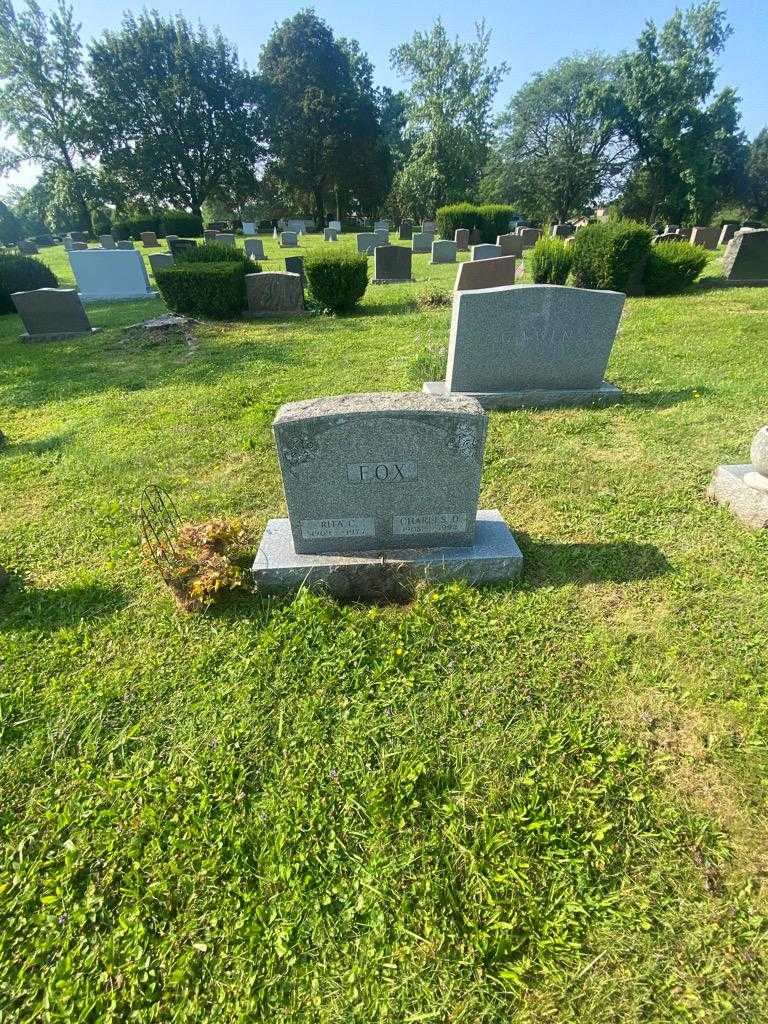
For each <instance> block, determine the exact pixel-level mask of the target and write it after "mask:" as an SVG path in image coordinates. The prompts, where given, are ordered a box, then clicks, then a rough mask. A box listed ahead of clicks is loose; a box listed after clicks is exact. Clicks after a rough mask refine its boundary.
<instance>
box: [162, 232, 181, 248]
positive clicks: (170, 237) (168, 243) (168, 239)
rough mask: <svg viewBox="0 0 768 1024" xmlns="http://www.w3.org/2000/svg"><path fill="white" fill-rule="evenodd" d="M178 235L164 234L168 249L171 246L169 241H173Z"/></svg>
mask: <svg viewBox="0 0 768 1024" xmlns="http://www.w3.org/2000/svg"><path fill="white" fill-rule="evenodd" d="M179 237H180V236H179V235H174V234H170V235H166V236H165V241H166V243H167V245H168V248H169V249H170V247H171V242H173V241H174V240H175V239H177V238H179Z"/></svg>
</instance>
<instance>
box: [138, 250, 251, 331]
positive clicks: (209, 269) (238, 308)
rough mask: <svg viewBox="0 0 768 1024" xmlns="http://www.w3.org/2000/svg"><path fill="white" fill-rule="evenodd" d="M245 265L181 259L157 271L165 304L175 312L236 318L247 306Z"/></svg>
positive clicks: (158, 283) (217, 318)
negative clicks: (193, 261) (194, 261)
mask: <svg viewBox="0 0 768 1024" xmlns="http://www.w3.org/2000/svg"><path fill="white" fill-rule="evenodd" d="M245 269H246V268H245V264H244V263H241V262H240V261H239V260H238V261H237V262H233V261H230V262H227V263H192V262H189V261H184V260H180V261H178V262H176V263H174V264H173V266H170V267H165V268H164V269H163V270H157V271H156V272H155V281H156V282H157V287H158V288H159V289H160V293H161V295H162V296H163V298H164V299H165V303H166V305H167V306H168V308H169V309H172V310H173V312H174V313H182V314H184V315H186V316H202V317H208V318H210V319H211V320H232V319H234V318H235V317H239V316H240V315H241V314H242V312H243V310H244V309H245V304H246V297H245Z"/></svg>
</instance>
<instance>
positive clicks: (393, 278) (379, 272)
mask: <svg viewBox="0 0 768 1024" xmlns="http://www.w3.org/2000/svg"><path fill="white" fill-rule="evenodd" d="M410 280H411V250H410V249H406V248H405V246H403V245H377V246H376V248H375V249H374V250H373V283H374V284H394V283H396V282H403V281H410Z"/></svg>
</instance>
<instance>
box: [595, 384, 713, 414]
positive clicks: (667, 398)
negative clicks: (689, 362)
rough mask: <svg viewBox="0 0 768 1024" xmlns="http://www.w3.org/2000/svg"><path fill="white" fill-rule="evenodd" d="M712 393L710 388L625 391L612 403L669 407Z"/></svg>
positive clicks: (640, 406) (639, 406)
mask: <svg viewBox="0 0 768 1024" xmlns="http://www.w3.org/2000/svg"><path fill="white" fill-rule="evenodd" d="M712 394H714V391H713V390H712V388H706V387H696V388H678V389H677V390H676V391H646V392H639V393H633V392H631V391H630V392H625V393H624V395H623V396H622V397H621V398H620V399H618V400H617V401H616V402H615V403H614V404H615V405H619V406H636V407H637V408H640V409H670V408H672V406H673V405H680V403H681V402H690V401H691V400H692V399H694V398H704V397H709V396H710V395H712Z"/></svg>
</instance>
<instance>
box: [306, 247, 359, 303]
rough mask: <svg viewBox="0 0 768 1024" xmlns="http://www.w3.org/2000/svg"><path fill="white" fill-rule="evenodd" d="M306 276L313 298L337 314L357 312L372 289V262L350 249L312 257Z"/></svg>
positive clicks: (307, 259) (307, 266) (309, 254)
mask: <svg viewBox="0 0 768 1024" xmlns="http://www.w3.org/2000/svg"><path fill="white" fill-rule="evenodd" d="M304 273H305V274H306V278H307V282H308V284H309V290H310V294H311V295H312V297H313V298H314V299H315V301H316V302H318V303H319V304H320V305H321V306H322V307H323V308H324V309H330V310H331V311H332V312H333V313H348V312H349V311H350V310H351V309H354V307H355V306H356V305H357V304H358V302H359V301H360V299H362V297H363V295H365V289H366V288H367V287H368V260H367V258H366V257H365V255H364V254H363V253H356V252H352V251H351V250H349V249H339V250H337V251H335V252H329V253H326V252H323V251H322V250H320V251H317V252H314V253H308V254H307V256H305V258H304Z"/></svg>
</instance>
